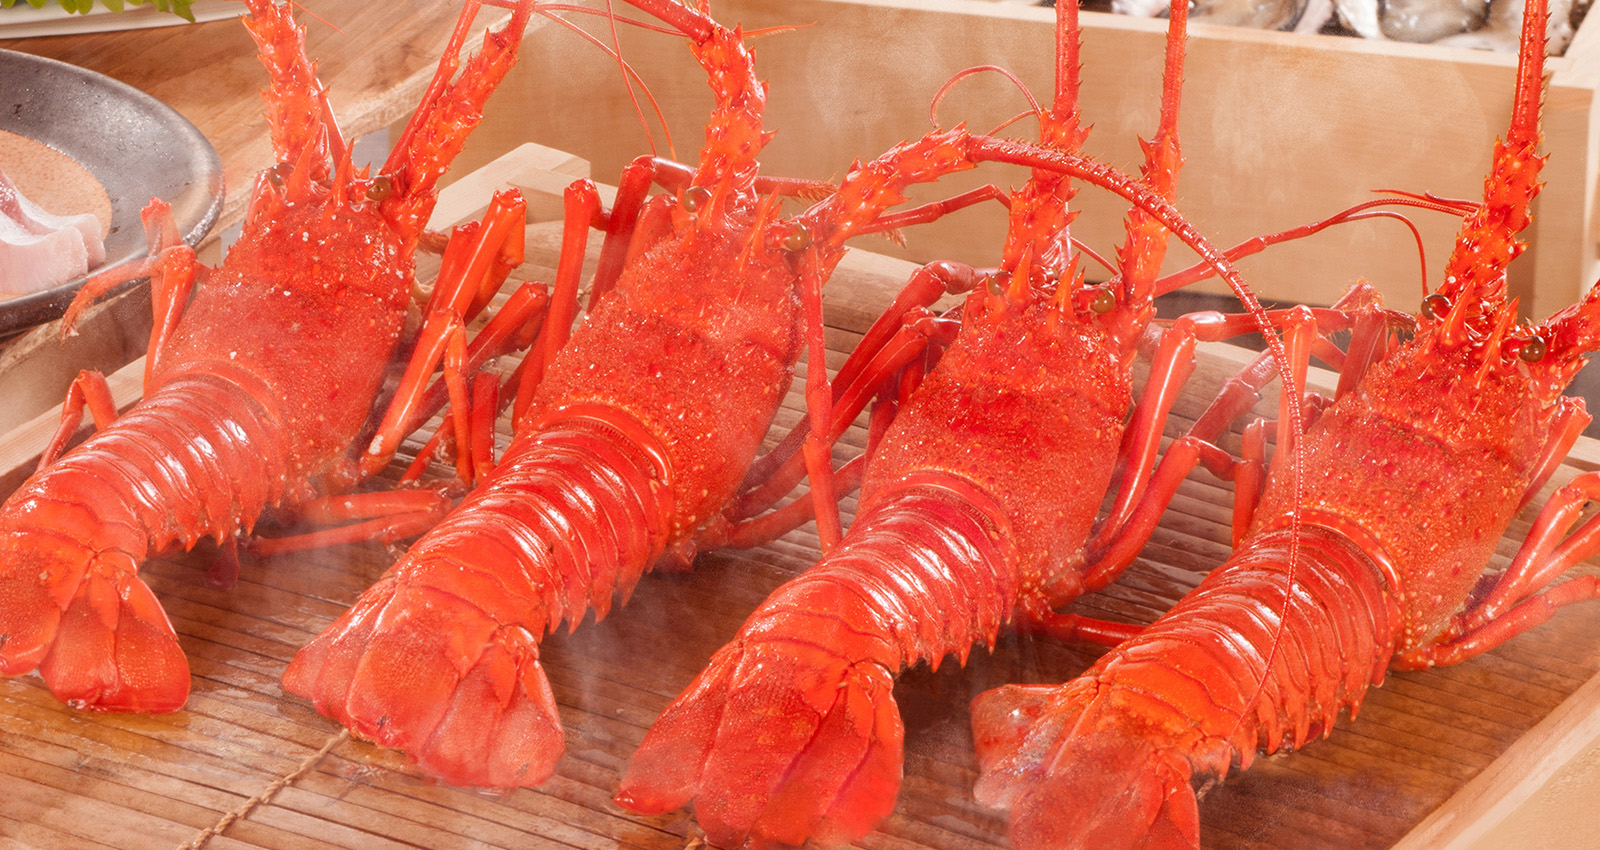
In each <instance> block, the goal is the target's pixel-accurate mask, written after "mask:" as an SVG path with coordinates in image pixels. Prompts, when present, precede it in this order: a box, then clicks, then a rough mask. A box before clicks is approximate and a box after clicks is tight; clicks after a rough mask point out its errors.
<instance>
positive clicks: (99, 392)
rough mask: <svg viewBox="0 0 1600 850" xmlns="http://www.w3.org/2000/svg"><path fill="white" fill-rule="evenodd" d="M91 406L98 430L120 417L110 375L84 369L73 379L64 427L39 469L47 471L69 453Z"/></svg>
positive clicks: (64, 406)
mask: <svg viewBox="0 0 1600 850" xmlns="http://www.w3.org/2000/svg"><path fill="white" fill-rule="evenodd" d="M85 407H87V408H88V409H89V415H90V416H91V417H92V418H93V419H94V427H95V429H96V430H100V429H103V428H105V427H106V426H107V425H110V424H111V423H112V422H113V421H115V420H116V418H117V403H116V402H115V401H113V400H112V398H111V388H110V387H108V386H106V376H105V375H102V374H100V373H99V372H97V371H94V370H92V369H84V370H83V371H81V372H79V373H78V377H76V378H73V379H72V386H70V387H68V388H67V400H66V401H65V402H63V403H62V405H61V426H60V427H59V428H57V429H56V433H55V436H54V437H51V438H50V444H49V445H47V446H45V449H44V452H43V453H42V454H40V455H39V466H38V468H39V469H44V468H45V467H47V466H49V465H50V464H52V463H55V461H56V458H58V457H61V453H62V452H64V451H66V450H67V441H69V440H71V439H72V435H73V433H74V432H75V431H77V430H78V426H79V425H82V424H83V410H84V408H85Z"/></svg>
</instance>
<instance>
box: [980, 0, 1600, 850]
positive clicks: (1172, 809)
mask: <svg viewBox="0 0 1600 850" xmlns="http://www.w3.org/2000/svg"><path fill="white" fill-rule="evenodd" d="M1545 16H1546V11H1545V6H1544V3H1543V2H1541V0H1530V2H1529V4H1528V12H1527V15H1526V18H1525V28H1524V30H1523V35H1522V53H1521V59H1520V62H1519V65H1518V72H1517V83H1516V86H1517V87H1516V99H1515V107H1514V110H1513V114H1512V121H1511V125H1510V129H1509V131H1508V133H1507V135H1506V138H1505V139H1504V140H1503V141H1502V142H1500V143H1498V144H1497V146H1496V148H1495V152H1494V160H1493V164H1492V167H1491V170H1490V172H1489V176H1488V178H1487V180H1486V186H1485V197H1484V202H1483V204H1482V206H1481V207H1478V208H1477V209H1476V210H1475V211H1474V212H1473V213H1472V214H1471V215H1470V216H1469V217H1468V218H1467V220H1466V222H1465V223H1464V224H1463V227H1462V229H1461V231H1460V233H1459V235H1458V237H1457V242H1456V248H1455V251H1454V253H1453V255H1452V256H1451V258H1450V260H1449V262H1448V263H1447V266H1446V269H1445V279H1444V282H1443V283H1442V284H1441V285H1440V286H1439V287H1438V288H1437V289H1436V290H1435V291H1434V292H1433V293H1432V294H1430V295H1428V296H1427V297H1426V299H1425V300H1424V301H1423V305H1422V308H1421V311H1420V312H1419V313H1418V314H1417V315H1416V317H1415V326H1416V332H1415V335H1414V336H1413V337H1412V338H1410V339H1408V340H1406V341H1404V342H1401V343H1398V344H1397V345H1394V346H1393V347H1390V345H1389V340H1388V338H1389V334H1390V330H1391V328H1392V326H1393V322H1392V317H1390V316H1389V315H1386V311H1383V310H1382V309H1381V308H1380V307H1379V306H1378V305H1377V303H1376V299H1375V298H1373V297H1361V298H1358V299H1356V300H1357V301H1360V302H1362V303H1360V304H1359V305H1358V306H1356V307H1355V309H1354V310H1353V318H1352V321H1351V324H1352V325H1353V334H1352V338H1351V342H1350V350H1349V352H1348V353H1347V355H1346V356H1345V357H1344V358H1343V359H1344V364H1343V375H1342V378H1341V381H1340V385H1339V393H1338V396H1337V398H1336V399H1335V400H1334V401H1333V403H1332V404H1331V405H1330V406H1329V407H1327V408H1326V409H1325V410H1323V411H1322V412H1321V414H1320V416H1319V417H1318V418H1317V419H1316V420H1315V421H1314V422H1313V423H1312V425H1311V427H1310V428H1309V429H1307V430H1306V431H1305V432H1304V433H1303V434H1294V433H1287V431H1288V429H1286V428H1285V427H1284V426H1283V425H1282V424H1280V425H1279V427H1278V432H1277V433H1278V435H1279V441H1280V445H1279V453H1278V457H1282V456H1283V454H1284V451H1285V445H1284V444H1285V443H1286V442H1288V441H1287V440H1285V439H1284V438H1285V437H1291V438H1296V439H1295V441H1296V442H1298V443H1299V446H1300V452H1301V457H1302V459H1303V463H1304V470H1305V471H1304V478H1303V487H1301V488H1299V492H1298V493H1296V489H1297V488H1295V487H1293V486H1291V485H1290V483H1289V482H1288V481H1287V480H1285V478H1284V476H1283V474H1282V472H1283V471H1282V470H1280V469H1278V468H1277V467H1278V464H1277V462H1276V458H1275V459H1274V463H1273V465H1272V468H1270V469H1269V470H1268V471H1267V476H1268V477H1267V481H1266V484H1265V489H1264V491H1262V492H1261V494H1260V499H1259V504H1258V505H1256V507H1255V509H1254V512H1253V516H1250V517H1247V518H1245V519H1244V521H1243V522H1242V523H1241V524H1239V525H1237V526H1236V531H1241V532H1242V531H1243V530H1244V529H1246V528H1248V533H1247V534H1246V535H1245V536H1244V538H1243V539H1242V541H1240V542H1239V543H1238V547H1237V550H1236V552H1235V554H1234V555H1233V556H1232V557H1230V558H1229V559H1228V560H1227V561H1226V562H1225V563H1224V564H1222V565H1221V566H1219V567H1217V568H1216V569H1214V570H1213V571H1212V572H1211V573H1210V574H1209V576H1207V578H1206V579H1205V580H1204V581H1203V582H1202V583H1201V584H1200V586H1199V587H1198V588H1196V589H1195V590H1194V591H1193V592H1191V593H1190V594H1188V595H1187V596H1186V597H1185V598H1184V599H1183V600H1181V601H1180V602H1179V603H1178V604H1177V605H1175V606H1174V607H1173V608H1172V610H1171V611H1170V612H1169V613H1167V614H1166V615H1164V616H1163V617H1161V618H1159V619H1158V620H1157V621H1156V622H1155V623H1154V624H1152V625H1150V626H1149V627H1147V628H1146V629H1145V630H1144V631H1143V632H1142V634H1140V635H1139V636H1137V637H1136V638H1134V639H1132V640H1129V641H1127V642H1125V643H1123V644H1121V645H1119V646H1118V647H1117V648H1115V649H1114V650H1113V651H1111V652H1110V653H1109V654H1107V655H1105V656H1104V657H1102V658H1101V659H1100V661H1099V662H1098V663H1096V664H1095V665H1094V666H1093V667H1092V668H1090V669H1089V670H1088V671H1087V672H1085V673H1084V674H1083V675H1082V676H1080V677H1079V678H1077V679H1075V680H1073V681H1071V682H1069V683H1067V684H1066V685H1064V686H1060V687H1047V686H1018V685H1013V686H1007V687H1004V688H1000V689H997V690H995V691H990V692H988V693H985V694H983V695H980V696H979V697H978V698H977V699H976V700H975V701H974V705H973V726H974V735H975V738H976V739H977V741H978V745H979V750H980V762H981V766H982V771H983V773H982V776H981V778H980V780H979V783H978V787H977V793H978V797H979V799H980V800H981V801H983V802H986V803H988V804H991V805H996V806H1001V807H1009V808H1010V810H1011V838H1012V841H1013V842H1014V843H1015V844H1016V845H1017V846H1018V847H1019V848H1022V850H1034V848H1055V847H1104V848H1108V850H1111V849H1112V848H1180V847H1182V848H1193V847H1198V846H1199V828H1200V824H1199V814H1198V811H1197V801H1196V794H1195V791H1194V787H1195V786H1197V785H1200V784H1203V783H1208V782H1213V781H1216V780H1219V779H1221V778H1222V777H1223V776H1224V775H1225V774H1226V773H1227V772H1228V770H1229V769H1230V766H1234V765H1236V766H1238V767H1239V768H1240V769H1244V768H1247V767H1248V766H1249V765H1250V762H1251V760H1252V757H1253V755H1254V753H1255V752H1256V751H1257V750H1258V749H1261V750H1264V751H1266V752H1269V753H1270V752H1273V751H1275V750H1278V749H1279V748H1291V749H1292V748H1298V747H1299V746H1300V745H1302V744H1303V743H1305V742H1306V741H1307V740H1308V739H1310V738H1312V737H1313V736H1315V735H1317V734H1319V733H1321V734H1327V732H1328V731H1329V729H1330V728H1331V726H1332V725H1333V723H1334V722H1335V720H1336V719H1337V716H1338V713H1339V711H1340V709H1341V708H1349V709H1350V711H1351V713H1352V714H1354V713H1355V711H1356V709H1357V707H1358V706H1359V704H1360V702H1361V700H1362V697H1363V695H1364V694H1365V693H1366V691H1367V689H1368V688H1369V687H1371V686H1372V685H1374V684H1377V683H1379V682H1381V680H1382V677H1383V675H1384V673H1385V671H1386V670H1387V669H1389V668H1391V667H1393V668H1396V669H1407V668H1418V667H1426V666H1431V665H1435V664H1446V663H1453V662H1456V661H1459V660H1462V659H1465V658H1469V657H1472V656H1474V655H1476V654H1478V653H1481V652H1483V651H1485V650H1487V649H1489V648H1492V647H1494V646H1496V645H1498V644H1499V643H1501V642H1503V641H1505V640H1507V639H1508V638H1509V637H1511V636H1513V635H1515V634H1518V633H1520V632H1521V631H1523V630H1525V629H1527V628H1529V627H1531V626H1532V625H1535V624H1537V623H1539V622H1542V621H1543V620H1544V619H1546V618H1547V617H1548V616H1549V615H1550V612H1551V611H1552V610H1553V609H1555V608H1556V607H1558V606H1560V605H1563V604H1567V603H1570V602H1574V601H1578V600H1581V599H1590V598H1594V597H1595V596H1596V595H1597V594H1596V582H1595V580H1594V578H1593V577H1582V578H1576V579H1573V580H1571V581H1569V582H1566V583H1564V584H1561V585H1558V586H1555V587H1552V588H1549V589H1546V588H1547V586H1548V585H1549V584H1550V582H1551V581H1552V580H1553V579H1555V578H1556V577H1558V576H1559V575H1560V574H1561V573H1563V572H1564V571H1565V570H1567V569H1568V568H1570V567H1571V566H1572V565H1573V564H1575V563H1577V562H1578V561H1580V560H1582V559H1583V558H1584V557H1586V556H1587V555H1589V554H1592V553H1593V552H1594V551H1595V550H1596V549H1597V548H1600V524H1597V523H1595V522H1593V521H1591V522H1589V523H1586V524H1585V525H1584V526H1583V527H1581V528H1579V529H1578V530H1577V531H1576V532H1575V533H1573V534H1572V535H1571V536H1570V537H1567V538H1566V539H1565V540H1564V541H1563V540H1562V537H1563V535H1564V534H1565V533H1566V532H1567V531H1568V530H1569V529H1571V527H1572V525H1573V524H1574V523H1575V522H1576V521H1577V519H1578V516H1579V513H1580V511H1581V509H1582V506H1583V504H1584V501H1585V499H1591V498H1594V497H1595V495H1596V493H1597V492H1600V489H1597V486H1596V485H1597V483H1600V482H1597V480H1596V476H1594V475H1593V474H1592V473H1591V474H1587V475H1584V476H1580V477H1579V478H1578V479H1575V480H1574V481H1573V483H1572V484H1571V485H1569V486H1568V487H1566V488H1563V489H1561V490H1559V491H1557V493H1556V495H1555V496H1553V497H1552V499H1551V501H1550V502H1549V503H1548V504H1547V505H1546V507H1545V509H1544V510H1543V511H1542V512H1541V513H1540V515H1539V517H1538V518H1537V519H1536V520H1535V523H1534V527H1533V531H1532V532H1531V533H1530V535H1529V536H1528V538H1527V540H1526V542H1525V543H1524V544H1523V546H1522V547H1521V550H1520V551H1519V553H1518V555H1517V556H1516V557H1515V559H1514V560H1513V561H1512V562H1511V564H1510V566H1509V567H1508V568H1507V569H1506V570H1505V571H1504V572H1502V573H1500V574H1499V575H1496V576H1490V577H1483V572H1484V570H1485V568H1486V566H1487V562H1488V559H1489V556H1490V554H1491V553H1492V551H1493V549H1494V547H1495V544H1496V542H1497V541H1499V539H1500V537H1501V535H1502V534H1503V533H1504V532H1505V530H1506V528H1507V526H1508V524H1509V522H1510V520H1511V519H1512V517H1513V516H1514V515H1515V514H1516V513H1517V512H1518V510H1519V508H1520V507H1521V506H1522V505H1523V504H1524V503H1525V502H1526V501H1527V500H1528V499H1530V498H1532V496H1533V495H1534V494H1535V493H1536V492H1537V491H1538V489H1539V488H1540V486H1541V485H1542V484H1543V483H1544V481H1545V480H1546V479H1547V478H1548V477H1549V476H1550V475H1551V474H1552V472H1553V470H1554V469H1555V468H1556V467H1557V466H1558V465H1559V463H1560V461H1561V459H1562V458H1563V457H1564V456H1565V455H1566V453H1567V450H1568V449H1569V448H1570V447H1571V445H1572V444H1573V442H1574V441H1575V440H1576V439H1577V436H1578V434H1579V433H1580V432H1581V430H1582V428H1583V426H1584V425H1585V424H1586V423H1587V422H1588V421H1589V416H1588V414H1587V413H1585V412H1584V409H1583V404H1582V402H1581V401H1579V400H1576V399H1570V398H1565V397H1563V396H1562V395H1561V392H1562V390H1563V389H1564V388H1565V387H1566V386H1567V384H1568V383H1569V381H1570V380H1571V379H1572V378H1573V376H1574V375H1575V374H1576V373H1577V371H1578V369H1579V368H1580V367H1581V366H1582V363H1583V361H1582V359H1581V358H1582V357H1583V355H1584V354H1585V353H1586V352H1590V351H1593V350H1595V349H1596V348H1600V286H1597V287H1596V288H1595V289H1593V290H1591V292H1590V293H1589V295H1588V296H1587V297H1586V298H1585V300H1584V301H1583V302H1581V303H1580V304H1578V305H1575V306H1573V307H1569V308H1566V309H1564V310H1562V311H1560V312H1558V313H1556V314H1555V315H1554V316H1552V317H1551V318H1550V319H1548V320H1547V321H1545V322H1544V323H1543V324H1540V325H1536V326H1519V325H1518V324H1517V320H1516V303H1515V301H1514V300H1508V299H1507V297H1506V278H1505V274H1506V269H1507V267H1508V265H1509V263H1510V262H1511V260H1512V259H1513V258H1514V257H1516V256H1517V255H1518V254H1519V253H1520V252H1521V251H1522V249H1523V245H1522V244H1521V243H1519V242H1518V241H1517V239H1516V236H1517V234H1518V233H1519V232H1520V231H1521V230H1522V229H1523V228H1524V227H1525V226H1526V225H1527V223H1528V221H1529V205H1530V202H1531V200H1532V198H1533V196H1534V195H1535V193H1536V192H1537V190H1538V183H1537V174H1538V171H1539V168H1540V166H1541V164H1542V162H1543V158H1542V157H1540V156H1538V155H1537V154H1536V148H1537V145H1538V141H1539V133H1538V116H1539V97H1540V89H1541V84H1542V80H1541V76H1542V63H1543V56H1544V49H1543V45H1544V32H1545ZM1308 317H1309V314H1303V315H1302V316H1301V319H1302V320H1303V319H1305V318H1308ZM1293 325H1294V326H1293V327H1291V329H1290V331H1289V333H1290V334H1291V335H1292V336H1293V337H1294V338H1298V339H1301V340H1304V341H1306V342H1307V343H1308V345H1307V346H1305V347H1300V346H1295V345H1293V344H1291V345H1290V348H1291V349H1294V348H1301V350H1305V348H1308V347H1309V344H1310V343H1312V342H1315V340H1316V336H1315V334H1316V326H1317V325H1316V323H1315V322H1312V321H1297V322H1295V323H1293ZM1302 362H1303V361H1302V360H1301V358H1299V357H1297V363H1296V366H1297V367H1299V366H1300V365H1301V363H1302ZM1246 436H1247V441H1246V445H1247V451H1246V453H1245V454H1246V460H1247V462H1246V463H1244V464H1242V465H1241V467H1240V471H1241V472H1244V471H1247V470H1249V469H1252V468H1254V469H1260V462H1261V461H1260V457H1261V456H1262V454H1263V451H1262V449H1263V446H1262V443H1261V439H1262V435H1261V433H1260V432H1259V431H1258V432H1256V433H1255V436H1254V438H1252V437H1251V432H1250V431H1247V432H1246ZM1173 456H1174V455H1173V453H1171V452H1169V454H1168V455H1167V458H1168V459H1170V458H1172V457H1173ZM1166 462H1167V461H1166V460H1163V464H1165V463H1166ZM1258 474H1259V473H1252V474H1251V475H1240V476H1239V478H1240V480H1249V479H1251V478H1252V477H1254V476H1255V475H1258ZM1255 489H1256V488H1255V486H1243V487H1241V488H1240V490H1241V494H1240V496H1239V497H1238V498H1241V499H1244V500H1246V503H1247V504H1248V502H1249V501H1250V500H1251V498H1252V497H1251V495H1250V493H1251V492H1252V491H1254V490H1255ZM1295 526H1298V528H1296V527H1295ZM1541 591H1543V592H1541Z"/></svg>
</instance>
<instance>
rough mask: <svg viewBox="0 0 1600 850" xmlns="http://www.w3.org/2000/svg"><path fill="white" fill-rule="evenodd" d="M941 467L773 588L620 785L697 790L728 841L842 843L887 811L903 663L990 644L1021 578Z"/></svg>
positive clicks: (661, 798)
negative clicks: (897, 678)
mask: <svg viewBox="0 0 1600 850" xmlns="http://www.w3.org/2000/svg"><path fill="white" fill-rule="evenodd" d="M941 483H949V479H948V477H946V476H941V475H927V476H924V477H923V479H922V481H921V482H920V483H913V484H910V485H908V486H902V487H899V488H895V489H893V490H892V492H887V493H885V494H883V497H882V498H881V499H880V500H879V501H878V503H877V505H876V507H874V508H873V509H870V510H868V511H866V512H864V513H863V514H861V515H859V516H858V517H857V518H856V521H855V524H854V525H853V526H852V527H851V529H850V533H849V535H847V536H846V538H845V541H844V542H843V543H842V544H841V545H840V547H839V548H838V549H837V550H835V551H834V552H833V553H832V554H830V555H829V556H828V557H827V558H826V559H825V560H824V561H823V562H822V563H820V564H818V565H817V566H816V567H813V568H812V569H810V570H808V571H807V572H806V573H804V574H803V575H801V576H800V577H798V578H796V579H794V580H793V581H790V582H789V583H788V584H785V585H784V586H783V587H781V588H779V589H778V590H777V592H775V593H773V594H772V596H770V597H769V598H768V599H767V600H766V602H764V603H762V605H761V607H760V608H758V609H757V610H756V612H755V613H754V614H752V615H751V616H750V618H749V619H748V620H746V621H745V624H744V626H743V628H741V629H740V631H739V634H738V636H737V637H735V638H734V640H733V641H731V642H730V643H729V644H728V645H727V646H725V647H723V648H722V649H721V650H718V652H717V653H716V655H714V656H713V657H712V659H711V662H710V664H709V665H707V667H706V669H705V670H704V671H702V672H701V673H700V675H699V676H698V677H697V678H696V679H695V681H694V683H693V684H691V685H690V686H689V687H688V689H686V690H685V691H684V693H683V695H682V696H680V697H679V698H678V699H677V700H676V701H675V702H674V703H673V704H672V705H671V706H669V707H668V708H667V710H666V711H664V712H663V713H662V715H661V717H660V718H659V719H658V720H657V721H656V723H655V724H654V725H653V726H652V727H651V729H650V732H649V733H648V734H647V735H646V736H645V740H644V742H643V743H642V744H641V745H640V747H639V749H638V750H637V751H636V752H635V753H634V755H633V759H632V761H631V763H630V765H629V769H628V772H627V775H626V776H625V777H624V779H623V782H622V786H621V790H620V792H619V794H618V798H617V799H618V801H619V802H621V803H622V804H623V805H624V806H626V807H627V808H629V809H631V810H633V811H637V812H652V813H653V812H663V811H669V810H671V809H674V808H677V807H678V806H681V805H683V804H684V803H685V802H687V801H688V800H689V799H690V798H691V797H694V798H695V799H696V802H695V811H696V816H697V819H698V820H699V822H700V825H701V827H702V828H703V829H704V830H705V831H706V835H707V836H708V838H709V839H710V841H711V843H713V844H715V845H717V846H719V847H735V846H739V845H741V844H743V843H744V842H745V840H746V839H747V838H748V839H749V840H750V842H751V844H752V845H753V846H799V845H800V844H802V843H805V841H806V839H807V838H808V837H812V836H816V837H817V838H818V840H819V841H820V842H821V843H822V844H824V845H826V846H832V845H835V844H842V843H846V842H849V841H853V840H854V839H855V838H857V837H859V836H861V835H862V834H863V833H865V832H866V831H867V830H868V829H870V828H871V827H872V825H873V824H875V823H877V822H878V821H879V820H881V819H883V818H884V817H886V816H887V815H888V814H889V811H890V810H891V809H892V808H893V806H894V799H895V796H896V794H897V793H898V791H899V787H900V778H901V770H902V768H901V763H902V757H901V747H902V741H903V738H904V727H903V726H902V724H901V721H900V712H899V710H898V709H897V708H896V706H895V703H894V697H893V689H894V675H895V674H896V673H898V672H899V671H900V670H901V669H903V668H904V667H906V666H908V665H910V664H913V663H916V662H917V661H919V660H924V659H926V660H929V661H932V662H933V663H934V664H937V663H938V662H939V660H940V659H942V658H943V657H944V656H945V655H946V654H949V653H952V652H953V653H956V654H957V655H958V656H960V657H961V658H962V659H963V660H965V658H966V655H967V652H968V651H969V650H970V648H971V647H972V645H973V644H974V643H977V642H978V641H980V640H982V641H983V642H984V643H987V644H991V645H992V644H993V642H994V639H995V636H996V634H997V633H998V632H999V629H1000V625H1001V623H1002V622H1004V621H1005V619H1006V618H1007V617H1008V616H1009V615H1010V612H1011V609H1012V606H1013V605H1014V603H1015V598H1016V594H1017V580H1016V567H1015V553H1014V549H1013V547H1012V545H1011V541H1010V539H1009V538H1007V537H1005V536H1003V535H1000V534H998V533H997V529H996V528H995V527H994V524H993V522H992V521H991V520H990V519H989V516H990V513H989V511H986V510H984V509H983V508H980V507H978V506H975V505H973V504H972V503H971V502H970V501H969V500H968V499H967V498H965V497H964V496H962V495H958V494H957V493H956V492H953V491H952V490H950V489H947V488H946V487H944V486H940V485H941ZM956 483H957V485H958V487H959V486H960V485H959V482H956ZM962 489H964V488H962Z"/></svg>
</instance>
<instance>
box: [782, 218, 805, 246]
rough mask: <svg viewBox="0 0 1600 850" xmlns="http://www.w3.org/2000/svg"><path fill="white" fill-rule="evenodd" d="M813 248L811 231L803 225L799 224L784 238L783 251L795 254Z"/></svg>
mask: <svg viewBox="0 0 1600 850" xmlns="http://www.w3.org/2000/svg"><path fill="white" fill-rule="evenodd" d="M810 247H811V231H810V230H809V229H808V228H807V227H806V226H805V225H803V224H797V225H795V226H794V229H792V230H790V231H789V232H788V233H786V234H784V236H783V250H785V251H789V252H794V251H804V250H805V249H807V248H810Z"/></svg>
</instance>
